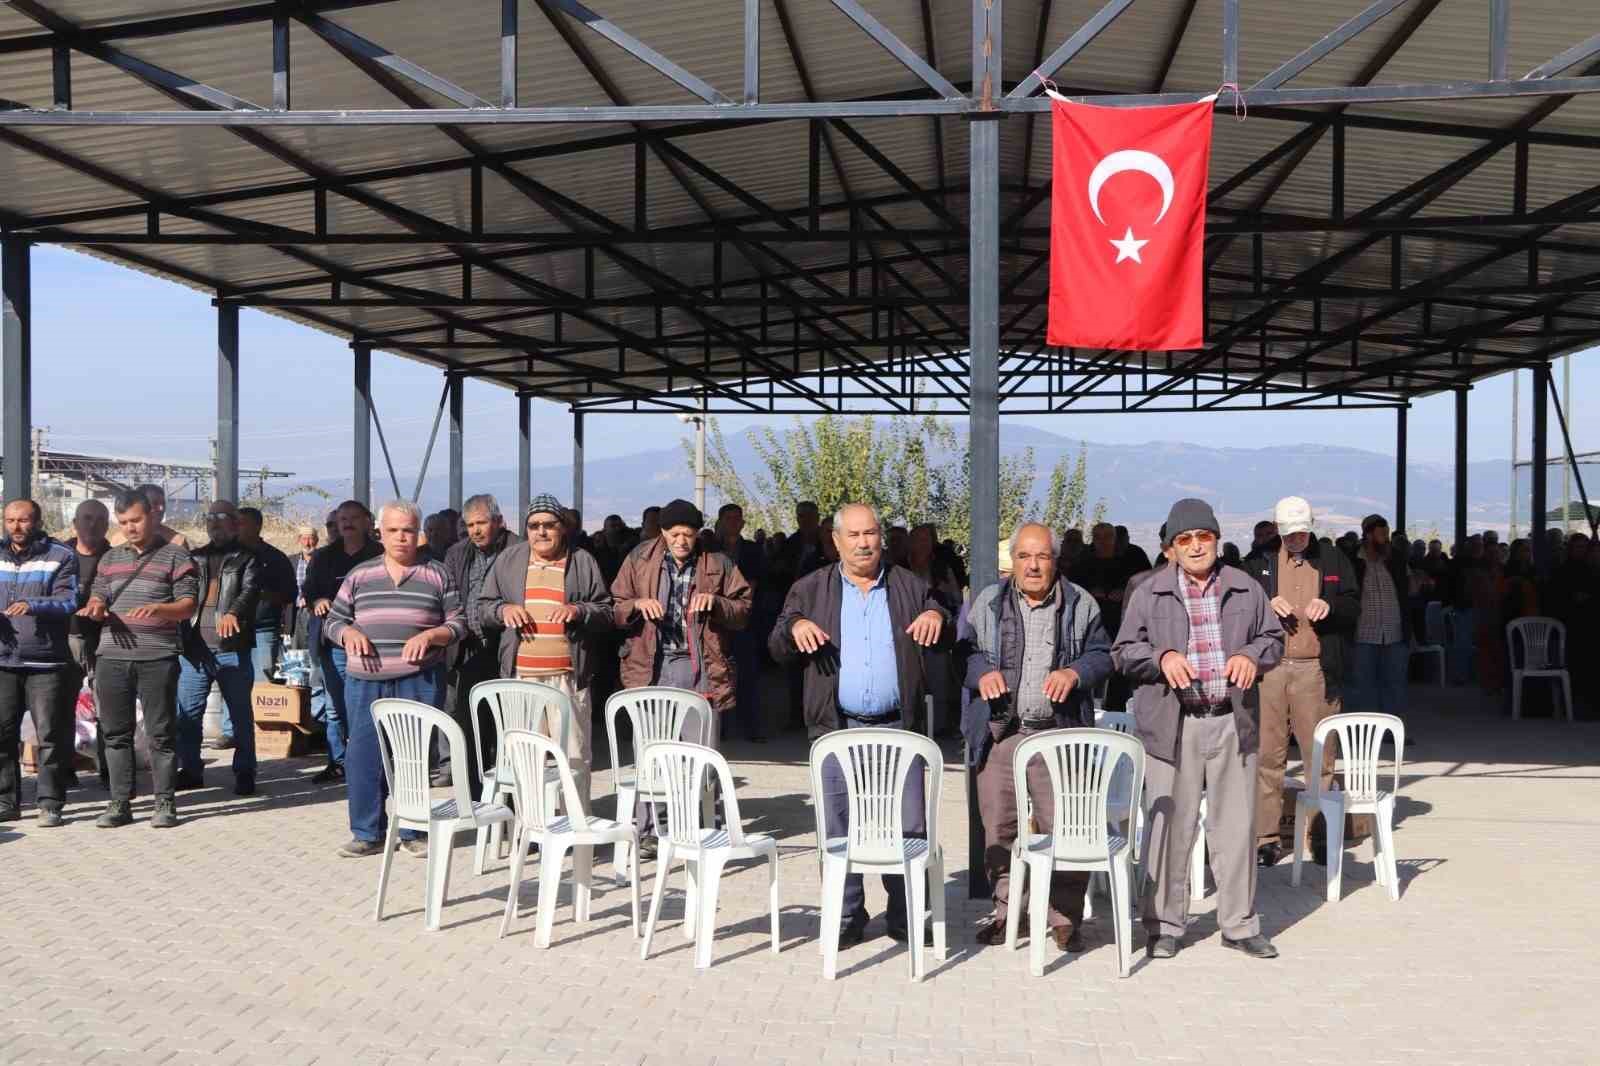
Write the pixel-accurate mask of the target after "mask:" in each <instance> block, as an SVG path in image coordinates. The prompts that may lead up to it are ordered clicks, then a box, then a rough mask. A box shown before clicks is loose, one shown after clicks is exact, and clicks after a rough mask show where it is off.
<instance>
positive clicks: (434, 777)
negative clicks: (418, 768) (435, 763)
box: [428, 770, 450, 788]
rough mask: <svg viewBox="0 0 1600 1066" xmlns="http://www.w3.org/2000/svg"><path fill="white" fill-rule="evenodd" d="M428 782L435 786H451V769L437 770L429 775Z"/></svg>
mask: <svg viewBox="0 0 1600 1066" xmlns="http://www.w3.org/2000/svg"><path fill="white" fill-rule="evenodd" d="M428 784H430V785H432V786H433V787H434V788H449V787H450V771H449V770H435V771H434V772H433V773H431V774H429V775H428Z"/></svg>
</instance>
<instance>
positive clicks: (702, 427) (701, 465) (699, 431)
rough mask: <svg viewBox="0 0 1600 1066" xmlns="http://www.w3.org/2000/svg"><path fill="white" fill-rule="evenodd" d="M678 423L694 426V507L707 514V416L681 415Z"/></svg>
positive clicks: (702, 414) (701, 414)
mask: <svg viewBox="0 0 1600 1066" xmlns="http://www.w3.org/2000/svg"><path fill="white" fill-rule="evenodd" d="M678 421H680V422H682V423H684V424H685V425H689V424H693V425H694V505H695V507H696V508H698V509H699V511H700V513H701V514H702V515H704V514H705V513H706V416H705V414H704V413H703V412H702V413H700V414H695V415H679V416H678Z"/></svg>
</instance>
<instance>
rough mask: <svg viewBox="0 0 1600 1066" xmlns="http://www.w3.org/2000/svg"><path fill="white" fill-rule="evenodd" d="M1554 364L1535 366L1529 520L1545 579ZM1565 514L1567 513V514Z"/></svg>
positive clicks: (1535, 555) (1535, 553)
mask: <svg viewBox="0 0 1600 1066" xmlns="http://www.w3.org/2000/svg"><path fill="white" fill-rule="evenodd" d="M1552 391H1553V389H1552V386H1551V381H1550V364H1549V363H1541V364H1539V365H1538V366H1536V367H1534V368H1533V397H1532V399H1533V454H1532V455H1531V456H1530V457H1529V458H1531V459H1532V460H1533V466H1532V467H1531V472H1532V475H1533V501H1532V502H1533V508H1532V510H1533V514H1532V515H1531V516H1530V517H1531V518H1532V521H1531V522H1530V523H1529V527H1530V529H1529V533H1528V536H1529V538H1530V539H1531V540H1532V541H1533V563H1534V567H1535V569H1536V570H1537V571H1538V574H1539V576H1540V577H1541V578H1544V577H1548V576H1549V574H1550V545H1549V542H1548V540H1547V538H1546V536H1545V532H1546V528H1547V525H1548V523H1549V515H1548V514H1547V512H1548V511H1549V509H1550V500H1549V497H1548V489H1549V484H1548V482H1549V477H1550V470H1549V460H1550V413H1549V412H1550V394H1551V392H1552ZM1563 517H1564V516H1563Z"/></svg>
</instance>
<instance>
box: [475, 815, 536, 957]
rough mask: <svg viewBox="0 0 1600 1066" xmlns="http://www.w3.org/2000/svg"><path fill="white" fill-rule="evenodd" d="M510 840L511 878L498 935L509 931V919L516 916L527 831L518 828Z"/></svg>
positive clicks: (525, 856) (525, 857)
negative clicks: (504, 914) (504, 913)
mask: <svg viewBox="0 0 1600 1066" xmlns="http://www.w3.org/2000/svg"><path fill="white" fill-rule="evenodd" d="M479 832H482V830H479ZM511 841H512V843H511V880H510V883H509V884H508V886H507V888H506V916H505V917H504V918H502V919H501V920H500V937H504V936H505V935H506V934H507V933H508V932H510V931H511V921H512V919H514V918H515V917H516V916H517V897H518V896H519V895H521V893H522V866H523V863H525V862H526V861H527V858H528V831H527V830H526V829H522V828H519V829H518V830H517V831H516V832H515V833H513V834H512V835H511ZM500 937H497V938H496V939H499V938H500Z"/></svg>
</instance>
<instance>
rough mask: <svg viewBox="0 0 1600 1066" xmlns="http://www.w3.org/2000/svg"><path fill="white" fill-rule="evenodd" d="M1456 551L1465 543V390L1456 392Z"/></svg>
mask: <svg viewBox="0 0 1600 1066" xmlns="http://www.w3.org/2000/svg"><path fill="white" fill-rule="evenodd" d="M1455 503H1456V508H1455V510H1456V517H1455V543H1456V550H1457V551H1460V550H1461V545H1464V544H1466V542H1467V390H1466V389H1464V388H1463V389H1457V390H1456V499H1455Z"/></svg>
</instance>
